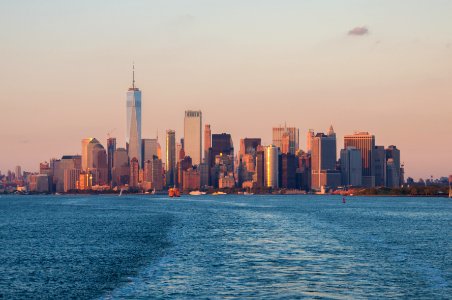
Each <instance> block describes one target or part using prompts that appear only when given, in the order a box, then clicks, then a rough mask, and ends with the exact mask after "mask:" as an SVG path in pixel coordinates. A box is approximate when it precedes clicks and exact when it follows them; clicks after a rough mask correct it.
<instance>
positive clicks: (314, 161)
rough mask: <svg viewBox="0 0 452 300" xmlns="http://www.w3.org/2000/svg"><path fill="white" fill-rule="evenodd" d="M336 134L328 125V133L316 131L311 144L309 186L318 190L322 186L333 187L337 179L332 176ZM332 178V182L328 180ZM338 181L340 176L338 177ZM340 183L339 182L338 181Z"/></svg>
mask: <svg viewBox="0 0 452 300" xmlns="http://www.w3.org/2000/svg"><path fill="white" fill-rule="evenodd" d="M336 160H337V159H336V134H335V133H334V130H333V128H332V127H330V129H329V132H328V135H325V134H323V133H317V134H316V135H315V137H314V139H313V140H312V144H311V188H312V189H315V190H320V189H321V187H322V186H329V187H334V185H336V183H337V180H336V178H335V177H334V175H331V174H333V173H334V172H327V171H334V170H336ZM339 177H340V176H339ZM328 179H333V180H334V182H329V181H328ZM325 180H326V181H325ZM339 182H340V178H339ZM339 185H340V183H339Z"/></svg>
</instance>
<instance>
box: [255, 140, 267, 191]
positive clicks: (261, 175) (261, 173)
mask: <svg viewBox="0 0 452 300" xmlns="http://www.w3.org/2000/svg"><path fill="white" fill-rule="evenodd" d="M253 181H254V182H255V183H256V187H258V188H263V187H264V186H265V151H264V148H263V147H261V148H258V149H257V152H256V172H255V174H254V178H253Z"/></svg>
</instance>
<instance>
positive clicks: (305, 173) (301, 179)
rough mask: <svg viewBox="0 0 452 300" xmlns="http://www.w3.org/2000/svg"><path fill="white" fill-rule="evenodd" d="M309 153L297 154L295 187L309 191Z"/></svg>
mask: <svg viewBox="0 0 452 300" xmlns="http://www.w3.org/2000/svg"><path fill="white" fill-rule="evenodd" d="M311 172H312V170H311V153H307V152H302V151H301V152H300V153H298V168H297V187H298V188H299V189H302V190H305V191H310V190H311Z"/></svg>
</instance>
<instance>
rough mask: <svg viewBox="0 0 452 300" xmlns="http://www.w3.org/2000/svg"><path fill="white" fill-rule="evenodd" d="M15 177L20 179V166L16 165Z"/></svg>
mask: <svg viewBox="0 0 452 300" xmlns="http://www.w3.org/2000/svg"><path fill="white" fill-rule="evenodd" d="M16 179H22V168H21V167H20V166H16Z"/></svg>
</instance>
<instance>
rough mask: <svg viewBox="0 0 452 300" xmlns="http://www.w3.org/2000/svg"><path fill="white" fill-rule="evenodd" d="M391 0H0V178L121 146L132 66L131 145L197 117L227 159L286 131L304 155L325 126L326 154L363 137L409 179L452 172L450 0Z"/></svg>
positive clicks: (178, 133)
mask: <svg viewBox="0 0 452 300" xmlns="http://www.w3.org/2000/svg"><path fill="white" fill-rule="evenodd" d="M176 2H177V5H176ZM402 2H404V1H401V2H400V3H399V2H397V3H394V2H393V1H386V0H385V1H379V2H378V3H379V5H376V4H373V5H370V4H368V5H363V4H359V3H356V2H355V1H343V2H337V3H336V2H334V1H332V2H330V4H328V5H327V4H326V2H323V1H319V2H318V3H308V2H303V1H287V2H283V3H281V2H279V4H278V5H276V4H275V2H272V1H262V2H259V1H249V2H247V3H246V4H237V5H235V6H234V5H230V4H228V3H229V2H226V1H224V2H222V1H219V2H218V3H217V5H216V6H215V5H213V4H209V2H205V1H185V2H182V1H174V2H172V4H168V2H166V1H161V2H158V1H156V2H154V3H153V4H152V5H151V4H149V3H148V2H147V1H136V2H132V3H122V2H114V1H112V2H111V3H110V2H107V3H102V2H101V1H99V2H94V3H88V2H86V3H85V2H81V3H77V4H71V5H69V6H68V7H66V6H67V5H63V4H59V3H58V2H53V1H43V2H42V3H39V4H38V3H33V2H31V3H27V4H23V3H9V4H7V3H2V4H0V26H1V28H4V30H2V31H0V38H1V40H2V45H1V47H0V66H1V67H0V79H1V80H0V104H1V106H0V107H1V112H2V114H1V120H2V125H3V126H2V129H3V130H1V131H0V140H1V141H2V143H1V145H0V170H1V171H2V172H6V171H7V170H8V169H11V170H13V169H14V167H15V166H16V165H21V166H22V168H23V169H24V170H29V171H36V170H37V169H38V165H39V162H41V161H45V160H47V161H48V160H49V158H51V157H57V158H59V157H61V156H62V155H64V154H76V153H80V147H81V146H80V141H81V139H82V138H84V137H96V138H98V139H99V140H101V141H102V142H103V143H104V144H105V140H106V135H107V133H108V132H110V131H112V130H113V129H114V131H113V136H116V137H117V138H118V143H119V146H123V144H124V136H125V93H126V91H127V88H128V87H129V85H130V84H131V64H132V61H135V64H136V80H137V85H138V87H140V89H141V90H142V92H143V126H142V128H143V132H142V136H143V137H149V138H152V137H155V135H156V132H157V131H158V132H159V138H160V143H161V144H162V146H163V147H164V132H165V130H166V129H174V130H176V135H177V138H178V139H179V138H180V137H181V133H182V132H183V116H184V110H186V109H201V110H202V111H203V115H204V120H205V121H206V122H208V123H210V124H211V125H212V132H214V133H221V132H229V133H231V134H232V136H233V138H234V143H235V146H236V148H237V150H238V146H239V143H238V141H239V139H240V138H241V137H262V138H263V142H264V143H267V144H268V143H271V128H272V126H277V125H279V124H284V122H287V124H288V125H292V126H297V127H299V128H300V131H301V134H300V137H301V143H302V148H304V147H305V132H306V131H307V130H308V129H309V128H313V129H314V130H316V131H326V130H327V128H328V127H329V125H330V124H333V126H334V128H335V131H336V132H337V134H338V148H339V147H342V145H343V136H344V135H346V134H350V133H353V132H354V131H355V130H359V131H369V132H371V133H373V134H375V136H376V141H377V144H378V145H384V146H388V145H391V144H394V145H397V147H398V148H399V149H401V155H402V161H403V162H405V166H406V174H407V176H412V177H414V178H416V179H417V178H419V177H430V175H433V176H434V177H439V176H446V175H449V174H452V162H451V158H452V156H451V153H452V151H451V149H452V139H451V132H452V84H451V83H452V72H451V70H452V21H451V20H450V15H451V12H452V4H450V2H445V1H436V2H435V1H433V2H435V5H432V3H433V2H432V3H430V2H429V3H430V5H427V4H425V3H424V2H422V1H412V2H409V3H414V2H416V5H413V7H411V6H409V7H407V6H406V5H403V4H402ZM425 2H427V1H425ZM187 3H189V4H187ZM102 4H103V5H104V6H105V7H102V9H93V7H92V6H94V8H95V7H96V6H101V5H102ZM327 7H328V9H326V8H327ZM389 8H390V9H389ZM5 29H7V30H5ZM349 32H350V33H352V34H350V33H349Z"/></svg>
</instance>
